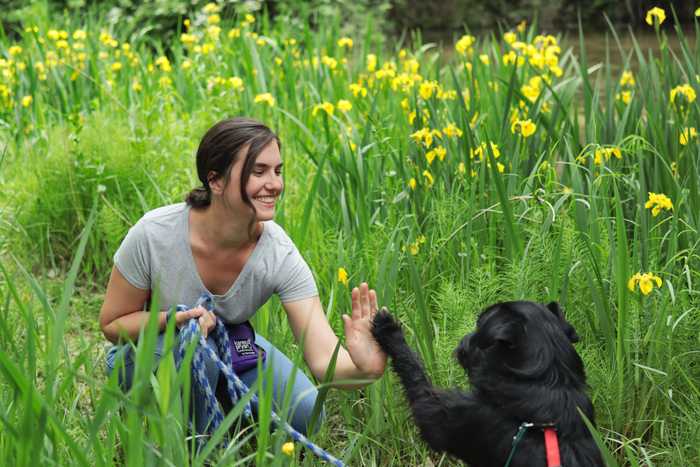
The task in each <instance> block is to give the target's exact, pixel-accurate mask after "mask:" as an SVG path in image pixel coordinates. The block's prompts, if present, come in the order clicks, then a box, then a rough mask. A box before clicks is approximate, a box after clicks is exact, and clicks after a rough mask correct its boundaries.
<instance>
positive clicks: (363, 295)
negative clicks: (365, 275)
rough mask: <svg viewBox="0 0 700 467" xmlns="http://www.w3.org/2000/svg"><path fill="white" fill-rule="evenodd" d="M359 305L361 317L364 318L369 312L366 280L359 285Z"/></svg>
mask: <svg viewBox="0 0 700 467" xmlns="http://www.w3.org/2000/svg"><path fill="white" fill-rule="evenodd" d="M360 305H361V306H362V318H366V317H368V316H369V314H370V305H369V286H368V285H367V282H363V283H362V284H361V285H360Z"/></svg>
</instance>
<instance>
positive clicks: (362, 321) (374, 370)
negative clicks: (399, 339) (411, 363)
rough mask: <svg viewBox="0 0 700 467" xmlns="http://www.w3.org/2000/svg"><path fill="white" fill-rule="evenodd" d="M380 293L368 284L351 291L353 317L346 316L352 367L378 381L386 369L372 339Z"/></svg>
mask: <svg viewBox="0 0 700 467" xmlns="http://www.w3.org/2000/svg"><path fill="white" fill-rule="evenodd" d="M376 313H377V293H376V292H375V291H374V290H372V289H370V288H369V286H368V285H367V283H366V282H363V283H362V284H360V287H359V288H358V287H355V288H354V289H352V315H351V316H348V315H343V322H344V324H345V341H346V345H347V348H348V353H349V354H350V358H351V359H352V361H353V363H354V364H355V366H356V367H357V369H358V370H360V371H361V372H362V373H364V374H365V375H367V376H368V377H371V378H378V377H380V376H381V375H382V374H383V373H384V368H385V367H386V358H387V357H386V354H385V353H384V352H383V351H382V349H381V348H380V347H379V344H377V342H376V341H375V340H374V337H372V320H373V319H374V315H375V314H376Z"/></svg>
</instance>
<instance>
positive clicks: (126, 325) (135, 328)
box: [102, 311, 167, 344]
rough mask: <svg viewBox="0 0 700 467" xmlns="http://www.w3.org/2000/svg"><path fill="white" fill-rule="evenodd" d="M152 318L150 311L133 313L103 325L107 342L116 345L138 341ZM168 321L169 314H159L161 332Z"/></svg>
mask: <svg viewBox="0 0 700 467" xmlns="http://www.w3.org/2000/svg"><path fill="white" fill-rule="evenodd" d="M150 317H151V312H150V311H134V312H133V313H128V314H126V315H122V316H120V317H119V318H117V319H115V320H113V321H111V322H109V323H107V324H105V325H103V326H102V333H103V334H104V335H105V337H106V338H107V340H109V341H110V342H112V343H114V344H117V343H119V341H120V340H123V339H128V340H132V341H136V340H137V339H138V337H139V333H140V332H141V329H142V328H143V327H144V326H146V324H147V323H148V320H149V318H150ZM166 320H167V314H166V313H165V312H159V313H158V329H159V330H163V329H165V322H166Z"/></svg>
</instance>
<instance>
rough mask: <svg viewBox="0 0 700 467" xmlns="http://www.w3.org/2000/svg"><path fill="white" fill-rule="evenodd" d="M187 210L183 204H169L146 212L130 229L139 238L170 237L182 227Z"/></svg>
mask: <svg viewBox="0 0 700 467" xmlns="http://www.w3.org/2000/svg"><path fill="white" fill-rule="evenodd" d="M186 210H187V205H186V204H185V203H177V204H169V205H167V206H161V207H158V208H155V209H152V210H150V211H147V212H146V213H145V214H144V215H143V216H141V218H140V219H139V220H138V221H137V222H136V224H134V225H133V227H131V229H130V230H131V231H134V233H135V234H136V235H139V236H141V237H149V238H150V237H153V236H155V237H159V236H161V235H165V236H168V237H169V236H171V235H172V233H173V232H176V231H178V230H179V229H180V228H181V227H182V225H183V222H182V219H183V216H184V214H185V211H186Z"/></svg>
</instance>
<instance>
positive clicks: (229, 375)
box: [176, 294, 345, 467]
mask: <svg viewBox="0 0 700 467" xmlns="http://www.w3.org/2000/svg"><path fill="white" fill-rule="evenodd" d="M200 305H201V306H203V307H204V308H206V309H208V310H210V311H211V310H212V309H213V306H214V304H213V301H212V297H211V296H210V295H206V294H205V295H202V296H201V297H200V298H199V300H198V301H197V303H196V304H195V306H194V307H195V308H196V307H197V306H200ZM177 309H178V311H181V310H187V309H188V308H187V307H186V306H184V305H178V307H177ZM211 336H212V340H213V341H214V343H215V345H216V351H215V350H214V349H212V348H211V346H210V345H209V344H208V343H207V340H206V339H205V338H204V336H202V334H201V333H200V330H199V325H198V324H197V320H196V319H191V320H189V322H188V323H187V324H186V325H185V326H183V327H182V328H181V329H180V336H179V345H178V349H177V353H176V363H177V366H178V368H179V367H180V364H181V362H182V361H183V360H184V359H185V352H186V350H187V346H188V345H189V344H190V342H193V341H194V342H198V343H199V345H197V346H196V347H195V350H194V355H193V359H192V377H193V380H194V384H196V385H198V386H199V387H200V388H201V390H202V392H203V393H204V395H205V398H206V399H205V408H206V412H207V418H208V419H209V420H210V424H209V430H210V432H214V431H216V429H217V428H218V427H219V425H221V423H222V422H223V421H224V414H223V411H222V410H221V407H220V406H219V402H218V401H217V400H216V395H215V388H214V389H212V387H211V384H210V383H209V380H208V378H207V376H206V372H205V368H206V365H205V356H206V357H208V358H209V360H211V361H212V362H214V363H215V364H216V366H217V367H218V368H219V370H220V371H221V373H222V374H223V375H224V378H225V379H226V388H227V390H228V394H229V397H230V398H231V402H232V403H233V404H234V405H235V404H236V403H237V402H238V401H239V400H240V398H241V397H242V396H243V395H244V394H246V393H248V392H249V391H250V389H249V388H248V386H247V385H246V384H245V383H244V382H243V381H241V379H240V378H239V377H238V376H237V375H236V373H235V372H234V371H233V366H232V364H231V361H232V359H231V347H230V344H229V338H228V332H227V331H226V327H225V326H224V324H223V323H222V322H221V320H220V319H218V320H216V326H215V328H214V331H213V332H212V333H211ZM251 405H252V407H258V397H257V396H256V395H253V396H252V397H251V399H250V401H249V402H247V403H246V406H245V407H244V410H243V413H244V415H245V416H246V418H249V419H252V417H253V411H252V407H251ZM271 419H272V423H273V424H274V425H275V426H276V427H277V428H280V429H282V430H284V431H285V432H286V433H287V434H288V435H289V436H290V437H291V438H292V439H293V440H294V441H296V442H298V443H301V444H303V445H304V446H305V447H306V448H307V449H308V450H309V451H311V452H312V453H314V454H315V455H316V456H317V457H319V458H321V459H323V460H325V461H326V462H329V463H331V464H333V465H335V466H338V467H343V466H344V465H345V464H344V463H343V461H341V460H340V459H337V458H335V457H333V456H332V455H331V454H329V453H328V452H326V451H325V450H323V449H322V448H320V447H319V446H317V445H315V444H314V443H312V442H311V441H310V440H309V439H308V438H307V437H306V436H304V435H303V434H301V433H299V432H298V431H297V430H295V429H294V428H292V427H291V426H290V425H289V424H288V423H287V422H285V421H284V420H282V419H281V418H280V417H279V416H278V415H277V414H276V413H275V412H272V414H271Z"/></svg>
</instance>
